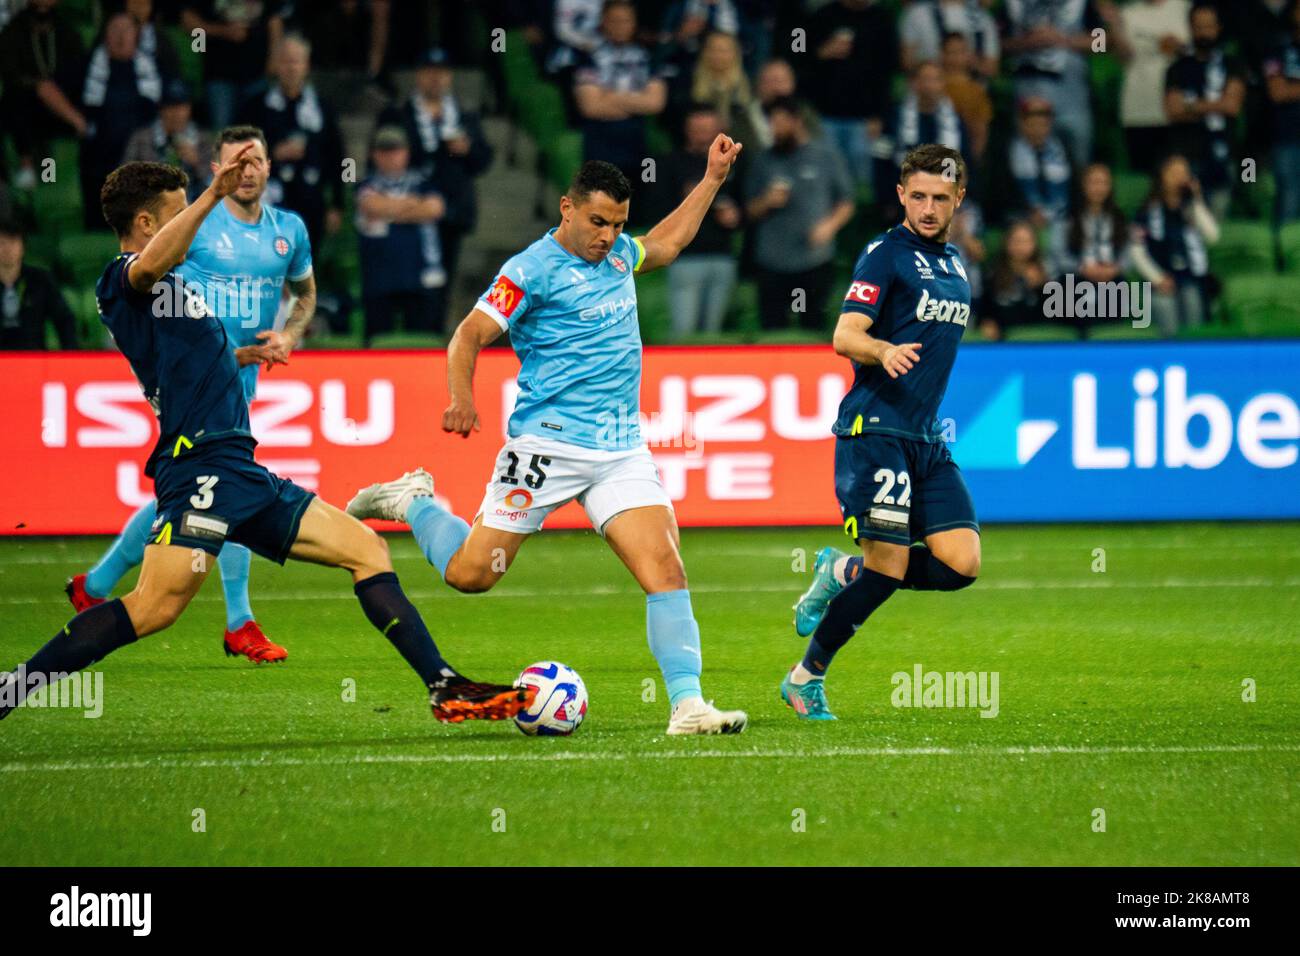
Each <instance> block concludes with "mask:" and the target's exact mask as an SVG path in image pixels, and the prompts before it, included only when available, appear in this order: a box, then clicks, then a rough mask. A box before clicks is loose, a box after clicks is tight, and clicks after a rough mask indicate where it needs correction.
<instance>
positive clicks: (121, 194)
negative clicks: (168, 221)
mask: <svg viewBox="0 0 1300 956" xmlns="http://www.w3.org/2000/svg"><path fill="white" fill-rule="evenodd" d="M189 182H190V178H189V177H188V176H186V175H185V173H184V171H183V170H180V169H177V168H176V167H175V166H168V165H167V164H166V163H127V164H125V165H123V166H119V167H118V168H117V169H115V170H113V171H112V172H111V173H109V174H108V179H106V180H104V187H103V188H102V189H101V190H100V191H99V205H100V208H101V209H102V210H103V212H104V221H105V222H106V223H108V225H109V226H110V227H111V228H112V230H113V232H115V233H117V235H118V236H128V235H130V234H131V223H133V222H134V221H135V217H136V214H137V213H139V212H140V210H141V209H147V210H148V211H149V212H150V213H152V214H153V215H155V216H156V215H157V214H158V209H159V207H160V206H161V205H162V197H163V193H167V192H171V191H172V190H174V189H184V188H185V187H186V186H187V185H189Z"/></svg>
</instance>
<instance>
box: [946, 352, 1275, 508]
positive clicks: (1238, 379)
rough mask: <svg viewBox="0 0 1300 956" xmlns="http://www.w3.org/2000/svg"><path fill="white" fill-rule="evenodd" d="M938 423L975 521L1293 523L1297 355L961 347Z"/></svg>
mask: <svg viewBox="0 0 1300 956" xmlns="http://www.w3.org/2000/svg"><path fill="white" fill-rule="evenodd" d="M940 417H941V418H942V419H944V424H945V428H946V429H947V435H948V438H949V440H950V441H951V446H950V447H951V448H952V451H953V455H954V457H955V458H956V460H957V462H958V464H959V465H960V466H961V468H962V471H963V472H964V473H965V475H966V479H967V481H968V483H969V484H970V487H971V492H972V494H973V495H974V498H975V503H976V507H977V509H978V511H979V515H980V518H981V520H983V521H1096V520H1148V519H1152V520H1159V519H1192V518H1209V519H1219V518H1228V519H1235V518H1257V519H1259V518H1297V517H1300V467H1298V466H1297V453H1298V449H1300V342H1293V341H1285V342H1282V341H1274V342H1214V343H1210V342H1205V343H1186V344H1173V343H1151V344H1136V343H1135V344H1129V343H1080V344H1079V345H1061V344H1055V343H1053V344H1042V345H1036V344H1017V345H1006V346H974V347H966V348H963V349H962V350H961V352H960V354H959V355H958V358H957V365H956V368H955V369H954V371H953V375H952V380H951V383H950V385H949V388H948V394H947V398H946V399H945V401H944V405H943V408H942V409H941V413H940Z"/></svg>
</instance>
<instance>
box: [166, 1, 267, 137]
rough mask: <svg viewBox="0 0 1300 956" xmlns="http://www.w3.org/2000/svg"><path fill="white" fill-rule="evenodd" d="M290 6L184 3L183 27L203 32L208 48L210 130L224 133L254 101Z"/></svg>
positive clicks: (205, 62) (206, 73)
mask: <svg viewBox="0 0 1300 956" xmlns="http://www.w3.org/2000/svg"><path fill="white" fill-rule="evenodd" d="M292 12H293V4H292V3H287V2H284V0H268V2H265V3H229V2H227V0H186V2H185V4H184V6H182V8H181V17H180V20H181V26H183V27H184V28H185V31H186V32H187V33H190V34H193V32H194V31H195V30H202V31H203V36H204V40H205V43H206V50H205V52H204V56H203V83H204V86H205V87H206V88H207V92H208V126H209V128H211V129H224V128H225V127H227V126H229V125H231V124H232V123H233V122H234V121H235V117H236V115H237V114H238V112H239V109H240V104H241V103H242V102H243V101H244V100H246V99H248V98H249V97H251V96H253V95H254V94H255V93H256V92H257V91H258V89H259V87H260V86H261V84H262V81H263V77H265V76H266V75H267V74H268V73H270V72H271V57H272V55H273V54H274V52H275V48H276V46H277V45H278V44H279V42H280V38H281V37H282V36H283V35H284V25H285V20H286V19H287V18H288V17H289V16H290V15H291V14H292Z"/></svg>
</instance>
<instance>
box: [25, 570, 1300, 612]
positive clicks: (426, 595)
mask: <svg viewBox="0 0 1300 956" xmlns="http://www.w3.org/2000/svg"><path fill="white" fill-rule="evenodd" d="M1297 586H1300V577H1290V578H1281V579H1280V580H1279V579H1269V578H1238V579H1236V580H1226V581H1197V580H1190V579H1186V578H1164V579H1161V580H1157V581H1121V580H1117V579H1105V578H1095V577H1089V578H1080V579H1079V580H1075V581H1018V580H1014V579H999V578H993V579H991V580H981V581H980V582H979V583H978V584H976V585H975V589H976V590H977V591H1150V590H1154V589H1158V588H1198V589H1210V590H1217V589H1219V588H1289V587H1297ZM404 590H405V591H406V596H407V597H408V598H411V599H413V600H422V601H427V600H430V599H433V598H437V597H445V596H449V595H454V594H455V593H456V592H454V591H452V590H451V589H450V588H444V589H441V590H437V591H429V590H421V589H418V588H405V589H404ZM799 590H800V581H798V580H792V581H790V582H788V583H779V584H758V583H754V582H748V581H747V582H745V583H743V584H694V585H691V591H693V592H694V593H696V594H733V593H753V592H755V591H758V592H764V593H787V592H788V593H791V594H797V593H798V592H799ZM637 593H638V592H637V591H636V589H635V587H634V586H633V585H631V584H625V585H614V584H600V585H594V586H591V587H585V588H567V587H566V588H544V589H539V588H516V587H510V586H509V585H503V586H502V587H501V588H500V589H498V590H493V591H490V592H488V593H486V594H478V595H475V596H474V597H475V598H477V599H479V600H483V599H487V600H492V599H501V598H527V599H533V598H542V597H544V598H559V597H575V598H581V597H602V596H605V595H613V594H626V595H629V596H630V595H634V594H637ZM254 596H255V597H256V599H257V600H258V601H353V600H355V599H356V598H355V596H354V595H353V594H352V590H351V589H350V588H344V587H340V588H338V589H337V590H329V591H279V592H276V591H257V590H256V589H255V590H254ZM194 600H195V601H198V602H211V601H224V600H225V599H224V598H223V597H222V596H221V595H220V594H218V593H215V592H210V593H208V594H200V595H199V596H198V597H196V598H194ZM66 601H67V598H65V597H64V596H63V595H62V594H61V593H58V589H54V590H53V591H52V593H50V594H48V595H45V596H31V595H29V596H26V597H0V605H6V604H63V603H66Z"/></svg>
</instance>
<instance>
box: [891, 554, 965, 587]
mask: <svg viewBox="0 0 1300 956" xmlns="http://www.w3.org/2000/svg"><path fill="white" fill-rule="evenodd" d="M974 583H975V579H974V578H968V577H966V575H964V574H958V573H957V572H956V571H954V570H953V569H952V568H950V567H949V566H948V565H946V564H944V563H943V562H942V561H940V560H939V559H938V558H936V557H935V556H934V554H933V553H931V551H930V549H929V548H925V547H919V548H913V549H912V552H911V554H909V555H908V556H907V574H905V575H904V576H903V587H905V588H907V589H908V590H909V591H960V590H961V589H962V588H964V587H969V586H970V585H972V584H974Z"/></svg>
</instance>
